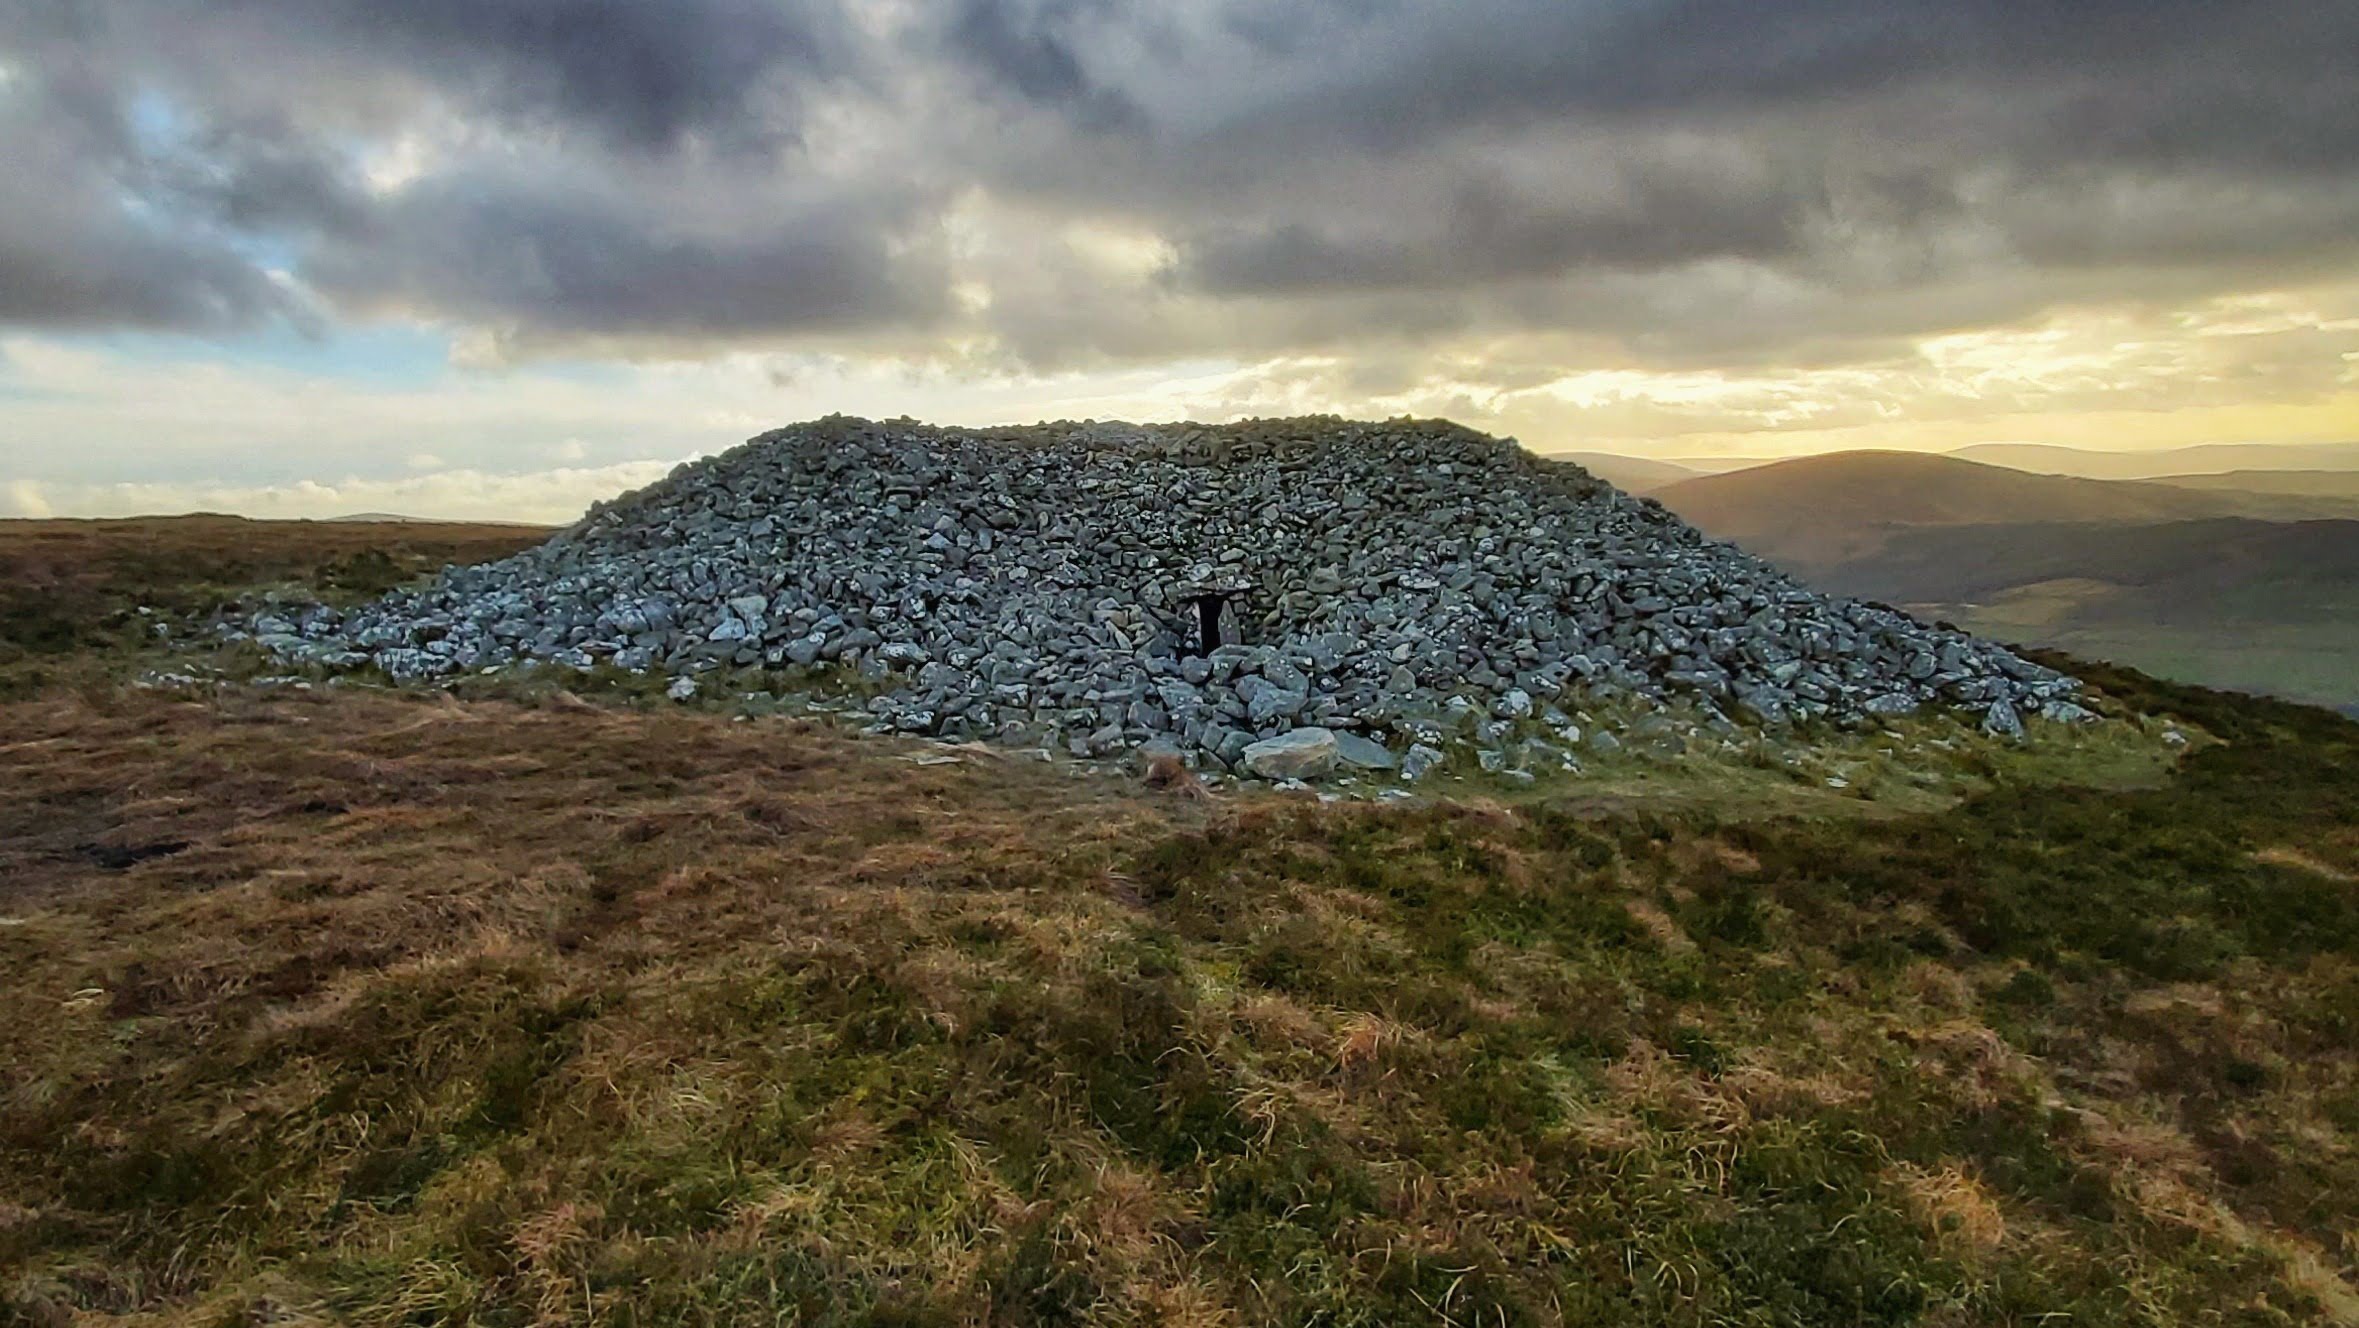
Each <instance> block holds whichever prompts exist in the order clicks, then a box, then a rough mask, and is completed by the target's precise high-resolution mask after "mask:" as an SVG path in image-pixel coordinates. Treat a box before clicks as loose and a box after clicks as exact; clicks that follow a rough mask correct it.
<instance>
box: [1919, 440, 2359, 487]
mask: <svg viewBox="0 0 2359 1328" xmlns="http://www.w3.org/2000/svg"><path fill="white" fill-rule="evenodd" d="M1947 455H1949V456H1953V457H1956V458H1957V459H1959V460H1961V461H1979V462H1982V463H1983V464H1985V465H1991V466H2009V467H2012V468H2014V469H2016V470H2028V471H2033V472H2035V473H2038V474H2044V475H2074V476H2078V477H2080V478H2083V479H2100V480H2149V479H2159V478H2162V477H2164V476H2179V475H2216V474H2222V473H2225V472H2228V471H2236V470H2342V471H2359V443H2206V444H2203V445H2201V446H2197V447H2170V448H2163V449H2160V450H2156V451H2146V452H2099V451H2094V450H2092V449H2089V448H2084V447H2058V446H2055V445H2053V444H2048V443H1978V444H1976V445H1974V446H1972V447H1961V448H1959V449H1958V450H1956V451H1954V452H1950V453H1948V454H1947Z"/></svg>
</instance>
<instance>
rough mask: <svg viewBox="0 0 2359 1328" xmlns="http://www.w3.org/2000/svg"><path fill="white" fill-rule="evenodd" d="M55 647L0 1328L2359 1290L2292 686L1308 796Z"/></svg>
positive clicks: (2356, 910)
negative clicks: (2077, 714) (2050, 734)
mask: <svg viewBox="0 0 2359 1328" xmlns="http://www.w3.org/2000/svg"><path fill="white" fill-rule="evenodd" d="M265 534H266V535H267V537H271V538H285V539H287V540H288V541H289V542H290V543H294V544H299V543H300V541H301V539H302V538H308V535H307V534H305V533H297V534H288V535H280V534H278V533H276V532H265ZM290 552H291V551H290ZM57 658H58V660H59V661H61V662H60V663H58V664H57V666H56V667H57V668H58V669H60V670H61V677H63V679H64V680H62V681H55V682H50V683H46V684H42V685H40V686H38V687H33V688H30V689H28V690H27V691H26V692H25V693H24V694H22V695H20V696H19V697H18V699H15V700H13V701H9V702H7V703H5V704H4V705H0V734H4V735H5V736H0V1065H5V1067H6V1074H5V1076H0V1322H8V1321H17V1322H28V1323H53V1322H69V1321H76V1320H82V1321H91V1322H99V1321H107V1322H122V1323H196V1324H231V1323H250V1322H347V1323H360V1324H396V1323H426V1322H469V1323H481V1324H539V1323H572V1322H581V1323H590V1322H600V1323H620V1324H656V1323H683V1324H686V1323H737V1322H751V1321H761V1322H777V1323H794V1324H814V1325H816V1324H986V1323H988V1324H1045V1323H1087V1324H1130V1323H1166V1324H1182V1325H1211V1324H1258V1323H1278V1324H1394V1323H1436V1324H1439V1323H1449V1324H1459V1325H1469V1326H1471V1325H1476V1324H1482V1325H1496V1324H1547V1323H1564V1322H1571V1323H1633V1324H1657V1323H1662V1324H1696V1325H1703V1324H1743V1325H1771V1324H1812V1325H1816V1324H1926V1325H1951V1324H1958V1325H1963V1324H1985V1323H1990V1324H2010V1323H2020V1324H2031V1323H2042V1322H2045V1323H2058V1322H2069V1323H2074V1324H2151V1325H2166V1324H2170V1325H2175V1324H2222V1325H2276V1324H2312V1323H2320V1322H2359V1296H2355V1295H2354V1292H2353V1290H2352V1286H2353V1283H2354V1280H2355V1279H2359V1237H2354V1236H2353V1234H2352V1233H2353V1232H2354V1231H2359V1197H2355V1196H2359V1148H2355V1142H2359V1054H2355V1051H2354V1048H2355V1038H2359V893H2354V890H2353V887H2352V884H2351V881H2352V879H2353V878H2354V877H2355V876H2359V830H2354V828H2353V827H2355V826H2359V725H2354V724H2351V723H2349V722H2347V721H2343V720H2339V719H2336V718H2334V717H2333V716H2330V715H2328V714H2326V713H2324V712H2321V711H2315V710H2309V709H2305V708H2301V707H2297V706H2291V705H2285V704H2280V703H2274V702H2266V701H2258V700H2253V699H2250V698H2244V697H2235V696H2227V695H2220V694H2214V693H2208V692H2203V691H2199V690H2195V689H2189V688H2182V687H2175V686H2169V685H2165V684H2160V683H2156V682H2153V681H2151V680H2148V679H2145V678H2142V677H2140V676H2139V675H2136V674H2133V673H2129V672H2126V671H2116V670H2110V669H2100V670H2095V671H2094V673H2093V676H2095V677H2096V679H2097V680H2098V681H2099V682H2100V683H2101V684H2102V685H2103V686H2104V688H2105V689H2106V691H2107V692H2108V693H2109V694H2110V696H2112V697H2113V698H2114V699H2115V700H2116V701H2117V702H2118V703H2119V704H2120V705H2122V706H2123V707H2124V708H2125V709H2129V710H2134V711H2136V712H2139V713H2142V714H2150V715H2154V716H2157V717H2160V718H2158V720H2157V721H2156V722H2157V724H2159V723H2161V722H2168V723H2171V724H2174V725H2176V726H2178V727H2180V728H2181V729H2182V730H2183V731H2185V732H2190V733H2194V734H2198V735H2208V736H2206V737H2202V738H2200V739H2199V741H2198V742H2197V743H2195V744H2194V745H2192V746H2191V747H2190V749H2189V750H2188V752H2187V753H2186V755H2185V756H2184V758H2183V759H2182V760H2180V761H2179V762H2178V763H2177V764H2176V766H2175V767H2173V768H2170V769H2168V770H2163V769H2160V768H2156V767H2154V766H2152V765H2151V764H2146V765H2140V764H2139V762H2138V761H2137V760H2132V759H2131V756H2130V753H2131V750H2132V749H2131V746H2130V745H2129V744H2128V741H2127V738H2126V737H2125V736H2123V735H2124V734H2126V733H2127V732H2128V731H2129V730H2128V727H2127V726H2126V725H2125V727H2124V728H2123V729H2119V730H2111V732H2112V733H2113V734H2114V736H2113V737H2108V738H2104V739H2102V740H2101V741H2100V740H2094V739H2093V740H2092V742H2093V744H2094V745H2093V746H2092V748H2091V749H2089V750H2085V751H2078V752H2074V751H2069V750H2060V751H2059V752H2051V753H2050V755H2048V756H2047V757H2044V758H2043V757H2042V756H2040V755H2039V754H2038V751H2039V749H2038V748H2037V747H2036V746H2035V748H2034V749H2032V750H2031V751H2029V752H2026V753H2023V754H2019V755H2017V756H2012V757H2007V756H2000V755H1991V754H1989V753H1984V754H1981V755H1974V754H1972V753H1963V754H1956V756H1955V759H1956V761H1957V762H1959V763H1961V764H1960V765H1959V767H1958V768H1957V769H1956V770H1955V771H1954V773H1956V774H1957V775H1958V776H1959V778H1958V780H1957V782H1956V783H1955V784H1954V785H1953V786H1951V787H1950V789H1949V791H1948V793H1947V794H1946V795H1945V796H1942V797H1939V798H1935V797H1931V796H1926V797H1923V798H1920V799H1907V798H1902V797H1900V796H1898V795H1897V794H1895V795H1894V796H1893V797H1892V798H1889V799H1886V800H1884V801H1883V802H1868V801H1863V800H1861V799H1858V798H1851V797H1838V796H1834V794H1835V791H1833V790H1826V791H1825V792H1826V793H1827V795H1828V796H1824V797H1821V796H1819V795H1818V794H1816V793H1813V794H1811V796H1809V797H1808V798H1799V794H1797V798H1799V800H1792V801H1790V800H1785V799H1782V798H1781V799H1776V800H1772V801H1770V802H1768V803H1763V802H1760V801H1758V800H1753V801H1749V800H1748V796H1747V795H1748V792H1751V793H1758V792H1760V791H1761V790H1764V789H1773V788H1783V787H1788V786H1790V787H1792V788H1794V789H1796V790H1802V789H1805V788H1806V787H1816V788H1819V789H1822V790H1823V788H1824V781H1823V779H1822V778H1820V777H1819V774H1818V772H1817V771H1816V769H1815V768H1814V769H1813V771H1812V772H1811V774H1810V778H1809V780H1808V781H1807V782H1806V781H1802V780H1796V779H1793V778H1792V777H1791V776H1790V775H1786V774H1778V775H1776V776H1775V778H1774V779H1770V778H1769V774H1770V772H1762V774H1763V776H1764V782H1760V783H1747V782H1745V781H1744V779H1743V778H1741V777H1739V776H1737V775H1734V774H1728V775H1725V776H1724V775H1721V774H1712V775H1710V776H1709V779H1711V780H1713V781H1722V780H1725V781H1726V782H1725V783H1716V784H1714V786H1713V791H1712V793H1711V795H1710V796H1701V795H1695V796H1690V795H1683V794H1682V793H1681V792H1680V791H1679V790H1678V789H1677V788H1672V789H1670V791H1669V795H1668V796H1657V793H1658V790H1657V789H1655V788H1654V787H1652V786H1651V785H1650V783H1649V781H1648V780H1641V779H1640V775H1641V774H1643V773H1646V772H1647V771H1648V770H1653V769H1657V768H1658V767H1653V766H1642V765H1640V764H1638V763H1636V762H1633V764H1631V765H1629V766H1627V767H1614V768H1610V769H1604V770H1601V771H1600V772H1598V774H1597V777H1596V779H1595V780H1593V781H1592V783H1593V785H1594V787H1592V788H1590V789H1589V790H1588V791H1584V789H1583V786H1582V784H1581V783H1580V782H1579V781H1575V782H1571V783H1559V784H1557V785H1555V786H1554V787H1551V788H1543V789H1535V790H1534V791H1532V792H1530V793H1529V794H1517V795H1516V796H1515V797H1513V798H1512V799H1510V798H1508V797H1505V796H1498V795H1494V794H1491V793H1489V792H1487V791H1485V790H1484V789H1482V788H1481V787H1479V786H1477V785H1473V784H1467V785H1462V786H1460V787H1459V789H1458V791H1457V792H1456V793H1454V794H1453V795H1452V796H1449V797H1444V798H1438V799H1431V800H1425V801H1420V802H1417V803H1412V804H1401V805H1372V804H1365V803H1360V804H1322V803H1319V802H1317V801H1315V800H1312V799H1307V798H1301V797H1285V796H1278V795H1252V796H1244V795H1232V796H1228V797H1217V798H1212V799H1186V798H1180V797H1175V796H1170V795H1165V794H1158V793H1154V792H1152V791H1149V790H1147V789H1145V788H1144V787H1143V786H1138V785H1132V784H1129V783H1124V782H1119V781H1115V780H1111V779H1107V778H1103V777H1076V776H1075V775H1073V774H1071V773H1069V770H1070V768H1069V767H1065V766H1061V765H1051V764H1044V763H1038V762H1032V761H1027V760H1023V759H1019V758H1017V757H1013V756H994V755H989V754H985V753H980V752H968V753H963V754H962V755H961V759H959V760H958V761H956V762H954V763H948V764H940V765H934V764H924V765H921V764H918V763H917V762H916V761H914V760H912V759H909V758H911V757H914V756H916V755H919V754H921V753H925V754H929V755H931V754H939V753H941V752H943V751H944V750H945V749H942V748H939V747H922V746H918V745H915V744H905V743H901V742H897V741H893V740H886V739H863V738H856V737H852V736H849V735H847V734H845V733H844V732H842V731H841V730H840V729H838V728H836V727H833V726H829V725H824V724H820V723H816V722H812V721H808V720H801V719H795V718H787V717H776V716H754V717H741V716H735V715H731V714H728V713H722V712H718V711H702V710H697V709H694V708H677V707H648V708H639V707H635V706H631V705H626V704H614V705H583V704H581V703H580V702H578V701H570V702H569V701H568V700H566V699H565V698H564V697H562V696H560V695H558V694H557V693H555V692H553V691H538V690H531V689H526V690H522V691H519V692H516V693H513V694H508V695H486V696H478V697H469V698H465V699H462V698H457V697H446V696H441V695H436V694H422V693H413V692H398V691H386V692H378V691H371V690H365V689H345V690H339V689H329V688H316V689H313V690H311V691H309V692H298V691H293V690H272V691H256V690H251V689H242V688H230V689H224V690H222V691H220V692H217V693H212V694H207V695H203V696H187V695H178V694H173V693H169V692H154V691H143V690H140V689H137V688H131V687H124V686H120V685H119V684H118V683H116V682H115V681H114V678H115V677H116V676H117V673H116V672H115V671H113V670H114V669H115V665H113V664H111V663H110V662H109V661H110V660H112V659H113V658H114V657H113V656H111V655H108V654H107V653H106V652H105V650H103V649H100V648H98V647H95V646H92V647H83V648H81V649H79V650H77V651H69V652H62V653H61V654H60V655H59V656H58V657H57ZM1902 732H1903V737H1904V739H1906V742H1905V743H1904V742H1900V741H1897V740H1892V739H1884V738H1881V737H1880V736H1879V735H1873V734H1871V735H1852V737H1851V738H1850V739H1849V741H1854V742H1856V743H1858V744H1859V745H1860V750H1859V751H1857V752H1854V753H1850V754H1845V753H1843V752H1841V751H1836V752H1835V753H1834V754H1832V755H1829V756H1827V757H1825V758H1823V759H1825V760H1827V761H1836V762H1853V763H1864V762H1866V761H1867V759H1868V758H1869V757H1871V756H1876V755H1878V754H1879V752H1880V749H1879V748H1878V747H1877V744H1878V743H1888V744H1892V745H1894V746H1895V748H1896V751H1897V749H1899V748H1901V747H1909V748H1911V749H1913V748H1914V747H1915V746H1917V745H1921V744H1924V743H1930V742H1931V741H1933V740H1934V739H1936V738H1938V737H1940V736H1941V735H1939V734H1935V733H1932V732H1930V731H1926V732H1916V731H1912V730H1903V731H1902ZM2117 743H2118V744H2119V745H2118V747H2117V746H2116V745H2115V744H2117ZM1932 750H1934V751H1937V752H1943V753H1945V759H1947V758H1948V755H1949V753H1948V751H1947V749H1942V748H1933V749H1932ZM2137 750H2139V751H2148V750H2150V748H2140V749H2137ZM1814 759H1818V758H1814ZM1885 759H1887V760H1888V761H1891V762H1893V763H1894V765H1893V768H1894V769H1895V770H1896V771H1917V770H1922V769H1925V768H1928V767H1925V766H1923V765H1922V763H1920V762H1916V761H1914V760H1913V759H1912V760H1901V759H1900V756H1899V755H1897V754H1886V757H1885ZM2141 759H2143V758H2141ZM1678 764H1679V762H1678V761H1670V762H1665V763H1660V766H1659V768H1660V769H1663V770H1669V769H1672V768H1674V767H1676V766H1677V765H1678ZM1742 765H1743V763H1742V762H1738V763H1735V764H1734V765H1733V766H1732V767H1731V768H1732V769H1735V768H1742ZM1967 766H1971V768H1966V767H1967ZM2133 766H2135V767H2137V768H2136V769H2135V770H2131V769H2130V767H2133ZM1716 768H1717V767H1716ZM1830 768H1831V767H1830ZM2133 774H2134V776H2135V777H2130V776H2131V775H2133ZM1655 778H1656V776H1649V779H1650V780H1651V779H1655ZM1659 778H1660V779H1661V780H1662V781H1665V782H1675V781H1672V777H1671V776H1670V775H1668V774H1663V775H1660V777H1659ZM1699 778H1704V777H1703V776H1699ZM1895 778H1896V779H1898V778H1899V776H1898V775H1896V776H1895ZM1919 791H1920V792H1927V791H1926V790H1919ZM1961 792H1962V794H1963V796H1960V793H1961ZM1689 793H1690V794H1692V793H1693V790H1692V789H1691V790H1689Z"/></svg>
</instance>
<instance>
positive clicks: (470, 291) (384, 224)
mask: <svg viewBox="0 0 2359 1328" xmlns="http://www.w3.org/2000/svg"><path fill="white" fill-rule="evenodd" d="M729 201H731V202H734V201H736V200H735V199H731V200H729ZM762 202H763V207H764V211H763V214H762V218H761V224H759V225H746V224H743V219H741V218H734V217H730V216H727V215H723V216H720V217H718V218H716V217H714V216H713V215H712V214H711V212H710V211H709V210H708V209H706V208H704V207H702V206H700V205H699V204H698V203H697V202H696V201H695V200H691V199H688V198H684V197H680V196H677V195H674V196H665V195H662V194H656V193H651V192H637V191H632V190H628V189H618V188H615V187H613V185H612V184H611V183H610V182H608V181H605V180H600V179H590V180H565V179H554V178H548V177H546V176H543V175H541V174H538V173H535V172H533V171H530V170H525V171H520V172H518V171H504V172H501V173H496V174H495V173H477V174H473V175H469V176H464V177H458V178H436V179H434V180H432V181H430V182H426V183H422V184H420V185H418V186H415V187H412V188H410V189H406V190H404V191H402V193H401V194H400V196H399V199H398V201H397V202H395V203H393V204H391V205H389V206H388V207H387V208H386V209H385V210H384V211H383V212H382V213H381V214H380V215H378V216H377V217H376V218H375V219H374V221H373V224H372V231H371V233H370V234H369V235H367V236H365V237H361V238H362V242H360V243H352V244H346V245H342V246H339V247H337V248H336V249H334V250H333V251H331V253H330V254H329V255H328V256H327V257H325V258H323V259H322V260H321V261H319V262H318V263H317V264H315V265H314V267H313V268H312V269H311V275H312V277H313V278H314V279H315V280H316V281H317V282H318V283H319V285H320V286H321V288H322V289H323V290H325V291H326V292H328V293H329V294H330V295H332V296H334V297H337V298H338V299H340V300H343V301H346V302H348V303H352V304H357V305H365V306H381V307H392V308H401V309H408V310H415V311H421V312H427V313H433V314H439V315H442V316H446V317H453V318H457V319H460V320H462V321H466V322H470V323H477V324H481V325H484V326H487V327H492V328H495V329H501V330H504V331H505V330H513V331H516V332H518V333H519V334H521V335H522V336H523V337H524V338H525V339H526V340H531V339H534V338H542V339H546V338H547V337H549V336H551V335H563V334H577V335H581V336H588V337H607V338H626V339H627V338H632V337H640V338H654V339H665V340H673V341H696V340H700V339H728V338H732V337H738V336H743V335H748V334H759V333H765V332H775V331H778V330H780V329H782V328H791V329H796V330H850V329H859V328H863V327H868V326H872V325H875V324H877V323H879V322H885V321H894V320H904V321H914V320H919V319H922V318H924V317H926V316H928V315H930V314H932V313H934V312H935V311H936V308H937V306H938V304H939V302H940V300H941V298H942V295H941V292H942V288H943V278H942V274H941V272H940V271H939V268H938V266H937V263H936V262H935V261H934V260H933V259H931V258H930V257H929V256H928V253H927V252H926V249H925V246H924V244H923V237H922V236H905V235H903V233H902V231H901V219H902V218H904V217H906V216H909V215H911V214H912V213H917V212H922V211H923V209H922V207H920V206H919V205H918V204H917V203H916V202H915V201H914V200H912V199H911V198H909V197H907V196H904V195H900V194H895V193H876V194H868V195H858V194H852V193H849V192H848V191H846V192H834V191H831V192H826V193H822V194H820V195H818V196H817V197H815V198H809V199H798V198H795V197H793V196H792V195H791V194H779V195H772V196H769V197H766V198H765V199H764V200H762Z"/></svg>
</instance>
